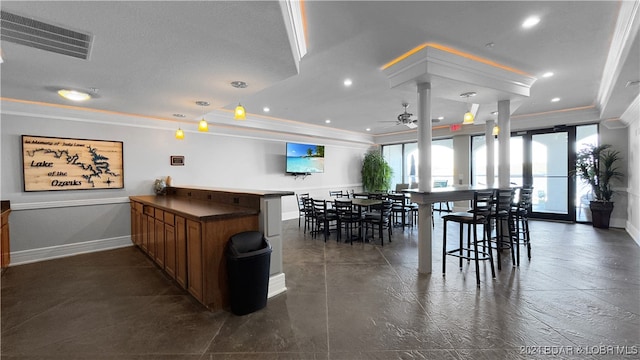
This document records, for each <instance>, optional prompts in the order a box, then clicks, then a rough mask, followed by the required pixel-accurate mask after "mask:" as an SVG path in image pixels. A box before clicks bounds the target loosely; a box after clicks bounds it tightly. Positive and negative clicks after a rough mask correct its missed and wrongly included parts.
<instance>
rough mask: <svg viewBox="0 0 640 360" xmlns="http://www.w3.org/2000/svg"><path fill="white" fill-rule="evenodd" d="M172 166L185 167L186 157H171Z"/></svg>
mask: <svg viewBox="0 0 640 360" xmlns="http://www.w3.org/2000/svg"><path fill="white" fill-rule="evenodd" d="M171 166H184V156H182V155H172V156H171Z"/></svg>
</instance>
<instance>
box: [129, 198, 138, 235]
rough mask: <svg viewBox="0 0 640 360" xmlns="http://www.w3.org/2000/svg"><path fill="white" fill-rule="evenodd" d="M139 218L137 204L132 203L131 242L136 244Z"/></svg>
mask: <svg viewBox="0 0 640 360" xmlns="http://www.w3.org/2000/svg"><path fill="white" fill-rule="evenodd" d="M137 219H138V216H137V215H136V209H135V204H134V203H131V242H132V243H133V244H134V245H138V233H137V230H138V229H137V228H138V225H137Z"/></svg>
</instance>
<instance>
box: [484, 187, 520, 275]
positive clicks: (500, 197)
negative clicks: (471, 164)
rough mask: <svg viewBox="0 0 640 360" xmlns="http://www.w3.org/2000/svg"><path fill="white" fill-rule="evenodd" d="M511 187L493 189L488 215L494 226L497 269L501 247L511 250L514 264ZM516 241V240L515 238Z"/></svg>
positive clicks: (514, 264)
mask: <svg viewBox="0 0 640 360" xmlns="http://www.w3.org/2000/svg"><path fill="white" fill-rule="evenodd" d="M514 193H515V191H514V190H513V189H498V190H496V191H495V205H494V206H493V210H492V211H491V215H490V217H489V219H490V221H491V222H493V223H494V224H495V227H496V237H495V243H496V254H497V257H498V258H497V260H498V270H501V269H502V259H501V254H502V250H503V249H505V248H506V249H509V250H511V262H512V263H513V266H516V260H515V254H514V236H515V214H514V211H513V206H512V205H513V197H514ZM516 243H517V240H516Z"/></svg>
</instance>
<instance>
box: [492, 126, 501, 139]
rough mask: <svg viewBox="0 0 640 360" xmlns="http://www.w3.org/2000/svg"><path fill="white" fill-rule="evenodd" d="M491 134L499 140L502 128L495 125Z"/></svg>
mask: <svg viewBox="0 0 640 360" xmlns="http://www.w3.org/2000/svg"><path fill="white" fill-rule="evenodd" d="M491 134H492V135H493V137H494V138H496V139H497V138H498V135H500V127H499V126H498V125H495V126H494V127H493V130H491Z"/></svg>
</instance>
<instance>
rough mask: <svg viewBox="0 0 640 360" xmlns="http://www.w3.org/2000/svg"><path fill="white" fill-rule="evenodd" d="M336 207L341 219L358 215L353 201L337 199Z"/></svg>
mask: <svg viewBox="0 0 640 360" xmlns="http://www.w3.org/2000/svg"><path fill="white" fill-rule="evenodd" d="M334 207H335V209H336V213H337V214H338V219H340V220H348V219H351V218H354V217H355V216H356V215H357V213H354V211H353V203H352V202H351V201H335V202H334Z"/></svg>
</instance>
